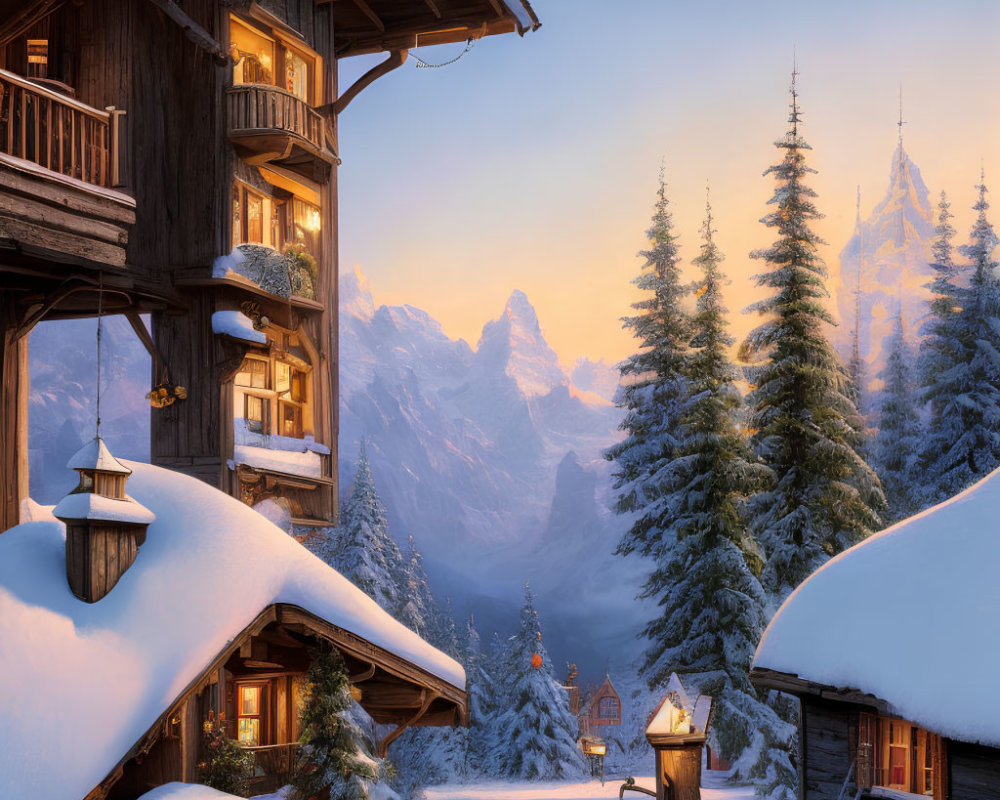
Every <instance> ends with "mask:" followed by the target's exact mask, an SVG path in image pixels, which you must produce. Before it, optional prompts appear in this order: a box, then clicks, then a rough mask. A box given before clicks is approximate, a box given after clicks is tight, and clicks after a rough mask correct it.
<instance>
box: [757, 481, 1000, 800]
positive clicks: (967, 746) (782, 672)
mask: <svg viewBox="0 0 1000 800" xmlns="http://www.w3.org/2000/svg"><path fill="white" fill-rule="evenodd" d="M998 514H1000V471H995V472H993V473H992V474H991V475H989V476H988V477H986V478H985V479H983V480H982V481H980V482H979V483H978V484H976V485H975V486H973V487H972V488H970V489H968V490H966V491H965V492H963V493H962V494H960V495H958V496H957V497H954V498H952V499H951V500H949V501H947V502H945V503H942V504H941V505H939V506H936V507H935V508H932V509H930V510H929V511H925V512H923V513H922V514H919V515H917V516H915V517H913V518H911V519H908V520H905V521H903V522H901V523H899V524H898V525H895V526H893V527H892V528H889V529H887V530H885V531H882V532H880V533H878V534H876V535H874V536H872V537H871V538H870V539H868V540H867V541H865V542H863V543H861V544H859V545H857V546H856V547H854V548H852V549H851V550H848V551H847V552H845V553H842V554H841V555H840V556H838V557H837V558H835V559H833V560H832V561H830V562H829V563H828V564H827V565H825V566H824V567H822V568H821V569H819V570H817V571H816V572H815V573H814V574H813V575H812V576H810V577H809V579H808V580H807V581H806V582H805V583H804V584H802V586H800V587H799V589H798V590H797V591H796V592H795V593H794V594H793V595H792V596H791V597H789V599H788V600H787V601H786V602H785V604H784V605H783V606H782V608H781V609H780V610H779V611H778V613H777V615H776V616H775V617H774V619H773V620H772V621H771V624H770V626H769V627H768V628H767V631H766V632H765V634H764V637H763V639H762V640H761V643H760V647H759V648H758V650H757V655H756V657H755V660H754V666H753V670H752V673H751V678H752V680H753V681H754V683H755V684H756V685H757V687H758V688H760V689H764V690H767V689H779V690H781V691H783V692H788V693H790V694H793V695H796V696H797V697H798V698H799V700H800V702H801V718H800V731H799V743H800V744H799V746H800V753H799V769H800V776H801V781H800V783H801V788H800V796H801V797H802V798H803V800H838V798H841V797H851V798H854V797H856V796H860V797H861V798H868V797H896V798H912V797H933V798H935V800H1000V691H998V689H997V666H998V664H1000V625H998V624H997V613H998V608H1000V590H998V585H1000V584H998V581H997V565H998V564H1000V537H998V536H997V535H996V520H997V516H998Z"/></svg>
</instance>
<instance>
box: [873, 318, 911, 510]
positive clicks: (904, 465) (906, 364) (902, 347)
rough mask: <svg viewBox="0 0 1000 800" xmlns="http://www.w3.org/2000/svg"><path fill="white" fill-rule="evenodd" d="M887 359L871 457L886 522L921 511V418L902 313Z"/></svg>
mask: <svg viewBox="0 0 1000 800" xmlns="http://www.w3.org/2000/svg"><path fill="white" fill-rule="evenodd" d="M883 349H884V350H885V352H887V353H888V354H889V355H888V358H887V361H886V365H885V369H883V370H882V371H881V372H880V373H879V374H878V378H879V380H881V381H882V384H883V389H882V392H881V398H880V403H879V416H878V433H877V434H876V435H875V439H874V441H873V442H872V448H871V451H872V457H873V460H874V462H875V468H876V471H877V472H878V475H879V479H880V480H881V482H882V491H883V492H884V493H885V500H886V510H885V513H884V515H883V520H884V522H885V523H886V524H887V525H888V524H892V523H893V522H898V521H899V520H901V519H904V518H906V517H908V516H910V515H912V514H914V513H916V512H917V511H919V510H920V507H919V503H918V501H917V500H916V499H915V496H914V488H915V486H916V485H917V484H918V483H919V475H918V473H917V471H916V459H917V456H918V453H919V450H920V440H921V430H920V416H919V414H918V413H917V404H916V381H915V380H914V377H913V356H912V354H911V352H910V347H909V345H908V344H907V342H906V338H905V336H904V335H903V312H902V310H900V311H898V312H897V313H896V319H895V321H894V324H893V332H892V335H891V336H890V337H889V341H888V342H886V343H885V345H884V348H883Z"/></svg>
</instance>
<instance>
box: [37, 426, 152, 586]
mask: <svg viewBox="0 0 1000 800" xmlns="http://www.w3.org/2000/svg"><path fill="white" fill-rule="evenodd" d="M66 466H67V467H69V468H70V469H75V470H76V471H77V472H79V473H80V483H79V485H78V486H77V487H76V488H75V489H74V490H73V491H72V492H70V493H69V494H68V495H66V496H65V497H64V498H63V499H62V500H60V501H59V504H58V505H57V506H56V507H55V511H54V512H53V513H54V514H55V516H56V517H57V518H58V519H60V520H62V521H63V522H65V523H66V578H67V579H68V580H69V587H70V589H71V590H72V591H73V594H75V595H76V596H77V597H79V598H80V599H81V600H84V601H86V602H88V603H96V602H97V601H98V600H100V599H101V598H102V597H104V596H105V595H106V594H107V593H108V592H110V591H111V590H112V589H113V588H114V586H115V584H116V583H118V580H119V578H121V576H122V575H124V574H125V571H126V570H127V569H128V568H129V567H131V566H132V563H133V562H134V561H135V557H136V554H137V553H138V552H139V547H140V546H141V545H142V544H143V542H145V541H146V527H147V526H148V525H149V524H150V523H151V522H152V521H153V520H154V519H156V517H155V516H154V514H153V512H152V511H150V510H149V509H148V508H146V507H145V506H143V505H141V504H140V503H137V502H136V501H135V500H133V499H132V498H131V497H129V496H128V495H127V494H125V482H126V481H127V480H128V476H129V475H131V474H132V470H130V469H129V468H128V467H126V466H125V465H124V464H122V463H121V462H120V461H118V459H116V458H115V457H114V456H113V455H111V451H109V450H108V448H107V446H106V445H105V444H104V440H103V439H101V438H100V437H99V436H98V437H95V438H94V439H92V440H91V441H90V442H88V443H87V444H85V445H84V446H83V447H82V448H80V450H79V451H77V453H76V454H75V455H74V456H73V457H72V458H71V459H70V460H69V463H68V464H67V465H66Z"/></svg>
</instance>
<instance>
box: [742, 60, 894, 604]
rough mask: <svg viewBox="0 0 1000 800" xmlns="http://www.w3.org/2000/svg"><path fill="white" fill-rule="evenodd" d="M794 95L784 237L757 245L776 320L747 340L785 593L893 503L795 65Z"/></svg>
mask: <svg viewBox="0 0 1000 800" xmlns="http://www.w3.org/2000/svg"><path fill="white" fill-rule="evenodd" d="M791 96H792V99H791V104H790V107H791V113H790V115H789V118H788V121H789V128H788V131H787V133H786V134H785V135H784V136H783V137H782V138H781V139H779V140H778V141H777V142H775V146H776V147H778V149H779V150H780V151H781V152H782V153H783V157H782V159H781V161H780V162H779V163H778V164H775V165H774V166H772V167H770V168H768V169H767V171H766V172H765V173H764V174H765V175H768V174H771V175H774V177H775V181H776V184H777V187H776V190H775V193H774V196H773V197H772V198H771V203H772V204H773V205H775V206H776V208H775V210H774V211H772V212H771V213H769V214H767V215H766V216H765V217H764V218H763V219H762V220H761V221H762V222H763V223H764V224H765V225H766V226H768V227H769V228H775V229H776V232H777V239H776V240H775V242H774V244H772V245H771V247H769V248H766V249H763V250H758V251H756V252H754V253H751V257H753V258H759V259H761V260H762V261H764V262H765V264H766V266H767V271H766V272H763V273H761V274H759V275H757V276H756V280H757V285H758V286H762V287H766V288H767V289H770V290H772V294H771V296H770V297H767V298H766V299H764V300H761V301H760V302H758V303H756V304H754V305H752V306H751V307H750V308H749V309H748V310H749V311H756V312H758V313H760V314H762V315H765V316H766V318H767V319H766V321H765V322H764V323H763V324H762V325H760V326H759V327H758V328H756V329H755V330H754V331H753V332H751V333H750V335H749V336H748V337H747V339H746V341H745V342H744V344H743V348H742V351H743V354H744V356H746V357H750V358H758V359H762V363H760V364H759V365H758V367H757V369H756V370H755V373H756V374H755V379H754V381H753V382H754V383H755V384H756V387H755V388H754V389H753V390H752V391H751V393H750V395H749V398H748V401H749V403H750V406H751V409H752V410H751V428H752V429H753V430H754V434H753V438H752V442H753V445H754V447H755V449H756V451H757V453H758V454H759V455H760V457H761V458H762V460H763V461H764V463H766V464H767V465H768V466H769V467H770V468H771V469H772V470H773V472H774V479H775V485H774V488H773V489H771V490H770V491H767V492H763V493H761V494H759V495H757V496H756V497H755V498H754V501H753V517H752V531H753V533H754V534H755V536H756V538H757V540H758V541H759V542H760V544H761V546H762V547H763V549H764V552H765V556H766V559H767V562H766V565H765V567H764V571H763V573H762V575H761V579H762V583H763V585H764V588H765V589H766V590H767V591H768V592H770V593H771V594H772V595H773V596H774V597H775V598H776V599H777V600H780V599H781V598H783V597H784V596H785V595H787V594H788V593H789V592H791V590H792V589H794V588H795V587H796V586H798V584H799V583H801V582H802V581H803V580H804V579H805V578H806V577H807V576H808V575H809V574H810V573H811V572H812V571H813V570H815V569H816V568H817V567H818V566H820V564H822V563H823V562H824V561H826V560H827V559H828V558H829V557H830V556H832V555H834V554H835V553H839V552H840V551H841V550H843V549H845V548H846V547H849V546H850V545H852V544H854V543H856V542H858V541H860V540H861V539H863V538H864V537H865V536H867V535H868V534H869V533H870V532H871V531H872V530H873V529H875V528H877V527H878V525H879V519H878V515H877V513H876V509H877V508H879V507H880V506H881V505H882V503H883V498H882V492H881V489H880V488H879V483H878V478H877V477H876V476H875V473H874V472H872V470H871V469H870V468H869V466H868V465H867V464H866V463H865V461H864V460H863V459H862V458H861V456H860V455H859V454H858V449H859V448H860V447H861V445H862V437H863V430H862V422H861V418H860V416H859V414H858V411H857V408H856V407H855V406H854V404H853V403H852V402H851V400H850V397H849V392H850V379H849V377H848V376H847V374H846V371H845V369H844V367H843V366H842V364H841V362H840V359H839V358H838V357H837V355H836V353H835V352H834V351H833V348H832V347H831V346H830V343H829V341H828V340H827V338H826V335H825V333H824V331H823V325H824V324H830V323H832V322H833V320H832V318H831V316H830V314H829V312H828V311H827V310H826V308H825V307H824V306H823V303H822V301H823V299H824V298H825V297H828V293H827V291H826V286H825V278H826V267H825V266H824V264H823V261H822V259H821V258H820V257H819V255H818V253H817V247H818V245H820V244H821V243H822V240H821V239H820V238H819V237H818V236H817V235H816V234H815V233H813V231H812V230H811V228H810V226H809V223H810V222H811V221H812V220H814V219H818V218H819V217H820V216H821V215H820V214H819V212H818V211H817V210H816V206H815V205H814V204H813V201H812V198H814V197H815V196H816V193H815V192H814V191H813V190H812V189H810V188H809V187H807V186H806V185H805V183H804V178H805V177H806V175H807V174H809V173H811V172H815V170H813V169H811V168H810V167H807V166H806V163H805V152H806V151H807V150H809V149H811V148H810V147H809V145H808V144H807V143H806V141H805V139H803V138H802V136H801V135H800V134H799V123H800V115H799V107H798V94H797V92H796V88H795V80H794V74H793V80H792V88H791Z"/></svg>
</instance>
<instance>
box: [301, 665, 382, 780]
mask: <svg viewBox="0 0 1000 800" xmlns="http://www.w3.org/2000/svg"><path fill="white" fill-rule="evenodd" d="M311 656H312V662H311V664H310V666H309V672H308V674H307V676H306V681H305V684H304V697H303V706H302V711H301V714H300V723H301V726H302V735H301V736H300V737H299V743H300V744H301V745H302V747H301V748H300V750H299V755H298V761H297V763H296V766H295V773H294V776H293V779H292V786H293V787H294V789H293V794H292V796H293V797H294V798H296V800H305V798H308V797H312V796H314V795H316V794H319V793H320V792H322V791H324V790H326V789H330V790H331V794H332V795H333V796H335V797H338V798H342V800H367V798H368V797H369V788H370V784H371V783H372V782H374V781H377V780H378V779H379V768H380V764H379V762H378V761H377V760H375V759H374V758H373V757H372V751H373V749H374V748H373V743H372V741H371V738H370V736H368V735H366V734H365V732H364V731H363V730H362V725H360V724H359V720H357V719H355V718H354V717H353V716H352V710H353V709H355V708H356V706H357V704H356V703H355V702H354V700H353V699H352V698H351V693H350V686H349V684H348V680H347V670H346V668H345V667H344V661H343V659H342V658H341V656H340V653H339V652H338V651H337V650H335V649H334V648H331V647H327V648H323V649H318V650H315V651H313V652H312V653H311ZM361 713H362V714H363V712H361ZM365 716H367V715H365ZM367 721H368V722H369V723H370V719H369V720H367Z"/></svg>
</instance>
